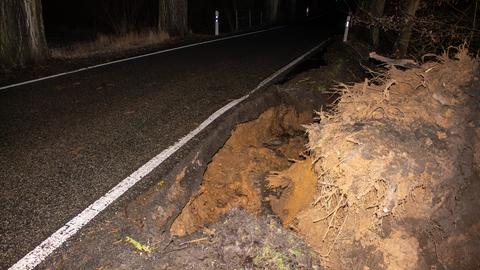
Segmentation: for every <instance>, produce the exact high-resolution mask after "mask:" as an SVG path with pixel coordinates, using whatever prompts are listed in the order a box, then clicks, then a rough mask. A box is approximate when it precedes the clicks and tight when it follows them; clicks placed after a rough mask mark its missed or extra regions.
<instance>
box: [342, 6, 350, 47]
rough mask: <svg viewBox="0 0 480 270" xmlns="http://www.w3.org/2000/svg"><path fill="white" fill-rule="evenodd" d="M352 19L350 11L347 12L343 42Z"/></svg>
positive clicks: (345, 40) (345, 39) (346, 37)
mask: <svg viewBox="0 0 480 270" xmlns="http://www.w3.org/2000/svg"><path fill="white" fill-rule="evenodd" d="M351 19H352V12H350V13H348V16H347V22H346V23H345V32H344V33H343V42H347V40H348V30H349V29H350V21H351Z"/></svg>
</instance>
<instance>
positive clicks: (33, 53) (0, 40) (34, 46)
mask: <svg viewBox="0 0 480 270" xmlns="http://www.w3.org/2000/svg"><path fill="white" fill-rule="evenodd" d="M46 55H47V42H46V41H45V31H44V28H43V16H42V3H41V0H0V67H2V68H10V67H15V66H23V65H25V64H26V63H29V62H36V61H39V60H42V59H43V58H45V56H46Z"/></svg>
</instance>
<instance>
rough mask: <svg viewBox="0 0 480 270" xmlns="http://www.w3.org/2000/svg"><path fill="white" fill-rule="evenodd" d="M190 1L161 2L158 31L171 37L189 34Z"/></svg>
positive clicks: (162, 0)
mask: <svg viewBox="0 0 480 270" xmlns="http://www.w3.org/2000/svg"><path fill="white" fill-rule="evenodd" d="M187 1H188V0H159V10H158V30H159V31H164V32H166V33H168V34H169V35H170V36H185V35H187V34H188V2H187Z"/></svg>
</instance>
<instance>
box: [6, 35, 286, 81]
mask: <svg viewBox="0 0 480 270" xmlns="http://www.w3.org/2000/svg"><path fill="white" fill-rule="evenodd" d="M286 27H287V26H277V27H273V28H269V29H265V30H259V31H255V32H249V33H244V34H240V35H235V36H228V37H223V38H217V39H212V40H207V41H202V42H198V43H194V44H188V45H183V46H180V47H175V48H170V49H165V50H160V51H156V52H152V53H147V54H142V55H137V56H133V57H128V58H124V59H119V60H115V61H111V62H106V63H102V64H98V65H94V66H89V67H84V68H79V69H75V70H72V71H67V72H62V73H58V74H54V75H50V76H46V77H42V78H38V79H33V80H28V81H24V82H20V83H14V84H10V85H5V86H0V90H5V89H9V88H13V87H17V86H21V85H26V84H31V83H35V82H40V81H45V80H49V79H53V78H58V77H62V76H65V75H69V74H73V73H78V72H82V71H86V70H90V69H94V68H99V67H104V66H109V65H113V64H118V63H122V62H127V61H131V60H135V59H139V58H144V57H149V56H152V55H157V54H162V53H167V52H172V51H177V50H181V49H186V48H190V47H196V46H200V45H205V44H209V43H214V42H219V41H223V40H228V39H234V38H240V37H245V36H251V35H255V34H259V33H264V32H269V31H274V30H277V29H282V28H286Z"/></svg>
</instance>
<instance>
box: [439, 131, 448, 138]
mask: <svg viewBox="0 0 480 270" xmlns="http://www.w3.org/2000/svg"><path fill="white" fill-rule="evenodd" d="M437 138H438V139H439V140H445V139H446V138H447V133H445V132H437Z"/></svg>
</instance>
